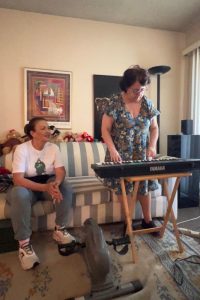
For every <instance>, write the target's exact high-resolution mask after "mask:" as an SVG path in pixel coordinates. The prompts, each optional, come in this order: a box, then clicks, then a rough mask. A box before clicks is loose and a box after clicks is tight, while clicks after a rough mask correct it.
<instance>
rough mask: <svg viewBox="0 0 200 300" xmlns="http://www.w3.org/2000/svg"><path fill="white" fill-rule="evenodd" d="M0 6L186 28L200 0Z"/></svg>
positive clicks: (77, 0)
mask: <svg viewBox="0 0 200 300" xmlns="http://www.w3.org/2000/svg"><path fill="white" fill-rule="evenodd" d="M0 8H8V9H16V10H22V11H29V12H36V13H42V14H49V15H56V16H64V17H72V18H81V19H88V20H95V21H100V22H109V23H117V24H125V25H131V26H142V27H148V28H156V29H162V30H170V31H179V32H185V31H186V29H187V28H188V27H189V26H190V25H191V24H192V23H194V22H195V20H196V19H197V18H199V17H200V0H0Z"/></svg>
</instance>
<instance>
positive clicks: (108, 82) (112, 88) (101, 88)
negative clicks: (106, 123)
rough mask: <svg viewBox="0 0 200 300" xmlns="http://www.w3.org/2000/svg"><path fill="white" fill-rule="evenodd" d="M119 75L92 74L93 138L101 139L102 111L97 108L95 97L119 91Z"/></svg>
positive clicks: (106, 95) (108, 95)
mask: <svg viewBox="0 0 200 300" xmlns="http://www.w3.org/2000/svg"><path fill="white" fill-rule="evenodd" d="M120 80H121V76H111V75H93V88H94V138H95V139H97V140H99V141H101V140H102V139H101V121H102V112H101V111H99V110H98V108H97V103H96V99H97V98H100V99H101V98H104V97H108V98H110V97H111V96H112V95H113V94H118V93H120V87H119V82H120Z"/></svg>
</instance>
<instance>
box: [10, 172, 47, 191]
mask: <svg viewBox="0 0 200 300" xmlns="http://www.w3.org/2000/svg"><path fill="white" fill-rule="evenodd" d="M13 183H14V185H17V186H23V187H25V188H27V189H30V190H32V191H38V192H48V193H50V191H51V189H50V188H51V187H50V186H51V184H50V183H37V182H34V181H32V180H29V179H28V178H25V177H24V173H13Z"/></svg>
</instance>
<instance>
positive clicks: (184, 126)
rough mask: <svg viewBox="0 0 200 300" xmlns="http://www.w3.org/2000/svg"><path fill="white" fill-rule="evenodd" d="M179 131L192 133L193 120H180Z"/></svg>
mask: <svg viewBox="0 0 200 300" xmlns="http://www.w3.org/2000/svg"><path fill="white" fill-rule="evenodd" d="M181 132H182V133H183V134H193V120H181Z"/></svg>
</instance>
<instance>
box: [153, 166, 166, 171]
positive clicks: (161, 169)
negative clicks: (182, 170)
mask: <svg viewBox="0 0 200 300" xmlns="http://www.w3.org/2000/svg"><path fill="white" fill-rule="evenodd" d="M164 170H165V166H155V167H150V172H154V171H164Z"/></svg>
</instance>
